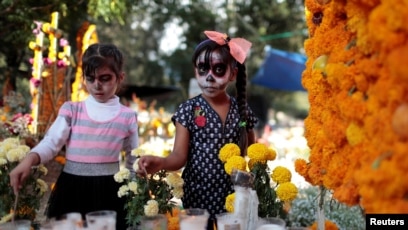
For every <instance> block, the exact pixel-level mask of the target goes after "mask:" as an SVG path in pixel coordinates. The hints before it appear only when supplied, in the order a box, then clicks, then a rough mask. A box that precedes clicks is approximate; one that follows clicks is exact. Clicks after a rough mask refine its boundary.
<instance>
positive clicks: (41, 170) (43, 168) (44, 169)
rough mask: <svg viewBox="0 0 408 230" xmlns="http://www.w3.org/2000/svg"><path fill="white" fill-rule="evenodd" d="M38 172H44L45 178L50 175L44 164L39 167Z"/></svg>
mask: <svg viewBox="0 0 408 230" xmlns="http://www.w3.org/2000/svg"><path fill="white" fill-rule="evenodd" d="M38 171H40V172H42V173H43V175H44V176H45V175H47V174H48V169H47V167H45V166H44V165H43V164H40V165H39V166H38Z"/></svg>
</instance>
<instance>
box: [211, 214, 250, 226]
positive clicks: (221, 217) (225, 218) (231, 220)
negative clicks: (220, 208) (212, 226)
mask: <svg viewBox="0 0 408 230" xmlns="http://www.w3.org/2000/svg"><path fill="white" fill-rule="evenodd" d="M215 217H216V218H217V230H226V229H228V230H234V229H245V227H246V225H245V224H246V223H244V221H243V220H244V219H242V218H239V217H238V216H236V215H234V213H228V212H225V213H220V214H217V215H215Z"/></svg>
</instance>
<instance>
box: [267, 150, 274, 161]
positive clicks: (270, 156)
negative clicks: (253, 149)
mask: <svg viewBox="0 0 408 230" xmlns="http://www.w3.org/2000/svg"><path fill="white" fill-rule="evenodd" d="M275 158H276V151H275V150H274V149H273V148H268V152H267V154H266V160H268V161H273V160H275Z"/></svg>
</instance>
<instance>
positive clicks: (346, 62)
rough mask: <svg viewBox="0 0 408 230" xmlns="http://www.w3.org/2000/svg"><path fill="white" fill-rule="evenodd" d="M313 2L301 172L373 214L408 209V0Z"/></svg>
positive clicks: (308, 9) (342, 199)
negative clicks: (307, 153)
mask: <svg viewBox="0 0 408 230" xmlns="http://www.w3.org/2000/svg"><path fill="white" fill-rule="evenodd" d="M305 7H306V22H307V26H308V29H309V34H310V35H309V38H308V39H307V40H306V41H305V43H304V47H305V51H306V55H307V57H308V60H307V62H306V69H305V71H304V72H303V76H302V84H303V86H304V87H305V89H306V90H307V92H308V95H309V102H310V111H309V115H308V117H307V118H306V119H305V130H306V132H305V137H306V139H307V142H308V145H309V147H310V150H311V151H310V157H309V160H308V161H306V160H297V161H296V162H295V166H296V171H297V172H298V173H299V174H301V175H302V176H303V177H304V178H305V179H306V180H307V181H308V182H310V183H311V184H313V185H317V186H324V187H326V188H327V189H329V190H330V191H331V192H333V196H334V198H335V199H337V200H338V201H340V202H343V203H345V204H348V205H361V206H362V207H363V208H364V211H365V212H366V213H407V212H408V200H407V199H406V195H407V193H408V180H406V179H404V178H405V174H406V172H407V171H408V158H407V157H406V151H407V149H408V128H407V127H408V116H407V111H408V109H407V108H408V79H407V76H408V67H407V65H405V64H404V63H406V61H407V60H408V43H407V40H408V24H407V23H406V22H407V20H408V2H407V1H400V0H387V1H379V0H363V1H361V0H348V1H340V0H331V1H330V0H326V1H322V0H319V1H317V0H306V1H305ZM378 191H381V192H380V193H379V192H378Z"/></svg>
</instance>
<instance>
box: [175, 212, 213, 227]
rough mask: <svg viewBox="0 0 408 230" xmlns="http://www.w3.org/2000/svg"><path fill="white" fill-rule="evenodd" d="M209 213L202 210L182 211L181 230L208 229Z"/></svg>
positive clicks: (180, 215)
mask: <svg viewBox="0 0 408 230" xmlns="http://www.w3.org/2000/svg"><path fill="white" fill-rule="evenodd" d="M209 216H210V215H209V213H208V211H207V210H205V209H201V208H187V209H184V210H181V211H180V214H179V217H180V230H191V229H194V230H204V229H207V224H208V217H209Z"/></svg>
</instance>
